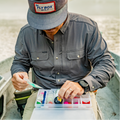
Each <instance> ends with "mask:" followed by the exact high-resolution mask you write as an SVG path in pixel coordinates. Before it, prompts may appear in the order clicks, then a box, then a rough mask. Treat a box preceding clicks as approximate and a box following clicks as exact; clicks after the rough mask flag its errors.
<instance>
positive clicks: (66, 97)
mask: <svg viewBox="0 0 120 120" xmlns="http://www.w3.org/2000/svg"><path fill="white" fill-rule="evenodd" d="M73 91H74V89H72V88H68V89H67V91H66V92H65V95H64V96H65V99H68V97H69V96H70V95H71V94H72V92H73Z"/></svg>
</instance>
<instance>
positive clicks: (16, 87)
mask: <svg viewBox="0 0 120 120" xmlns="http://www.w3.org/2000/svg"><path fill="white" fill-rule="evenodd" d="M13 86H14V88H15V89H16V90H19V91H22V90H24V89H25V88H26V87H27V86H24V87H23V86H18V85H16V84H14V83H13Z"/></svg>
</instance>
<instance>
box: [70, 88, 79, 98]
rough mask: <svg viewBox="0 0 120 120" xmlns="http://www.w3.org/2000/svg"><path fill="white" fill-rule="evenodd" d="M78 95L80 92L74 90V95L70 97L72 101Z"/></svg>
mask: <svg viewBox="0 0 120 120" xmlns="http://www.w3.org/2000/svg"><path fill="white" fill-rule="evenodd" d="M77 94H78V92H77V91H76V90H74V91H73V92H72V94H71V95H70V99H73V98H74V97H75V96H76V95H77Z"/></svg>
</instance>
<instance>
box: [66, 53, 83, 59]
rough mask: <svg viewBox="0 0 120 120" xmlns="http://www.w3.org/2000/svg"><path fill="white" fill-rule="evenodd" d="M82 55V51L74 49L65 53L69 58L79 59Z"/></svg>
mask: <svg viewBox="0 0 120 120" xmlns="http://www.w3.org/2000/svg"><path fill="white" fill-rule="evenodd" d="M83 56H84V51H75V52H69V53H67V58H68V59H69V60H75V59H80V58H82V57H83Z"/></svg>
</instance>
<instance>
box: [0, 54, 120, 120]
mask: <svg viewBox="0 0 120 120" xmlns="http://www.w3.org/2000/svg"><path fill="white" fill-rule="evenodd" d="M111 55H112V57H113V58H114V60H115V65H116V71H115V76H114V77H113V78H112V79H111V80H110V82H109V83H108V84H107V86H106V87H105V88H102V89H99V90H98V91H97V94H96V100H97V105H98V109H99V111H100V112H99V114H100V116H101V119H102V120H105V119H109V120H113V119H116V120H118V119H120V118H119V114H120V112H119V107H120V106H119V103H120V93H119V87H120V63H119V61H120V56H118V55H116V54H114V53H112V52H111ZM12 61H13V57H10V58H8V59H6V60H4V61H2V62H0V120H6V119H9V120H10V119H11V120H13V119H19V120H21V119H22V118H21V115H22V114H23V111H24V107H25V104H26V102H27V99H28V98H29V96H30V94H31V90H32V87H31V86H28V88H27V89H26V90H25V91H22V92H19V91H17V90H15V89H14V87H13V85H12V82H11V73H10V67H11V65H12ZM33 77H34V76H33V74H32V70H30V71H29V78H30V80H31V81H32V79H33Z"/></svg>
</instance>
